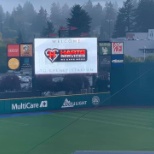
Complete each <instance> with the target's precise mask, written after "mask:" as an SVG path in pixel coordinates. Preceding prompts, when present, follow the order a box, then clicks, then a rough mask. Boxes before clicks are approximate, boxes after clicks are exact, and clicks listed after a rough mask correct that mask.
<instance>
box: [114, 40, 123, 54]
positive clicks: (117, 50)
mask: <svg viewBox="0 0 154 154" xmlns="http://www.w3.org/2000/svg"><path fill="white" fill-rule="evenodd" d="M123 53H124V52H123V43H119V42H117V43H115V42H113V43H112V54H123Z"/></svg>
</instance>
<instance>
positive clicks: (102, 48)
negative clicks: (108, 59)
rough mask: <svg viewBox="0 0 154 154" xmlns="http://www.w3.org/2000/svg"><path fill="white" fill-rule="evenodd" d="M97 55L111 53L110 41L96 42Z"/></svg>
mask: <svg viewBox="0 0 154 154" xmlns="http://www.w3.org/2000/svg"><path fill="white" fill-rule="evenodd" d="M98 52H99V55H109V54H111V53H112V48H111V43H110V42H98Z"/></svg>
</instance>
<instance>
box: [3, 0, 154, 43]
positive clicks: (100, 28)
mask: <svg viewBox="0 0 154 154" xmlns="http://www.w3.org/2000/svg"><path fill="white" fill-rule="evenodd" d="M153 8H154V0H125V1H124V3H123V6H122V7H121V8H119V7H118V5H117V3H112V2H110V1H108V2H106V3H105V5H104V6H102V5H101V4H100V3H97V4H95V5H94V4H93V3H92V2H91V0H87V3H85V4H84V5H82V6H81V5H79V4H76V5H74V6H73V7H70V6H69V5H68V4H67V3H66V4H63V5H61V4H59V3H58V2H54V3H51V6H50V11H47V10H46V8H43V7H42V6H41V7H40V9H39V10H38V11H36V9H35V6H34V5H33V4H32V3H31V2H29V1H27V2H25V3H24V4H23V5H20V4H19V5H17V6H16V7H15V8H14V9H13V10H12V12H4V10H3V6H1V5H0V40H1V41H6V42H7V43H22V42H32V41H33V39H34V38H35V37H58V36H59V29H60V27H63V30H68V29H69V27H75V28H76V29H74V31H70V33H69V35H70V36H71V37H73V36H74V37H75V36H92V37H98V39H99V40H109V39H110V38H111V37H124V36H125V34H126V32H146V31H148V29H153V28H154V21H153V16H154V9H153Z"/></svg>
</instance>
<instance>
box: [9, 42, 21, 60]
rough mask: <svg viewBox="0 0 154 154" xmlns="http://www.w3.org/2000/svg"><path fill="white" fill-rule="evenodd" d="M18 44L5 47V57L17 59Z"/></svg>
mask: <svg viewBox="0 0 154 154" xmlns="http://www.w3.org/2000/svg"><path fill="white" fill-rule="evenodd" d="M19 51H20V48H19V44H8V45H7V56H8V57H19Z"/></svg>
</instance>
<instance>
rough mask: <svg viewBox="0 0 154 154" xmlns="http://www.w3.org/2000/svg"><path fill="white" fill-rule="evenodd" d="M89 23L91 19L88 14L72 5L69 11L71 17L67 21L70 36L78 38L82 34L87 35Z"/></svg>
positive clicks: (78, 6)
mask: <svg viewBox="0 0 154 154" xmlns="http://www.w3.org/2000/svg"><path fill="white" fill-rule="evenodd" d="M90 23H91V18H90V16H89V15H88V13H87V12H86V11H85V10H84V9H82V7H81V6H80V5H74V6H73V7H72V10H71V17H70V18H68V19H67V24H68V27H69V28H70V36H80V35H81V34H82V33H89V32H90ZM73 28H74V30H73Z"/></svg>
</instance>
